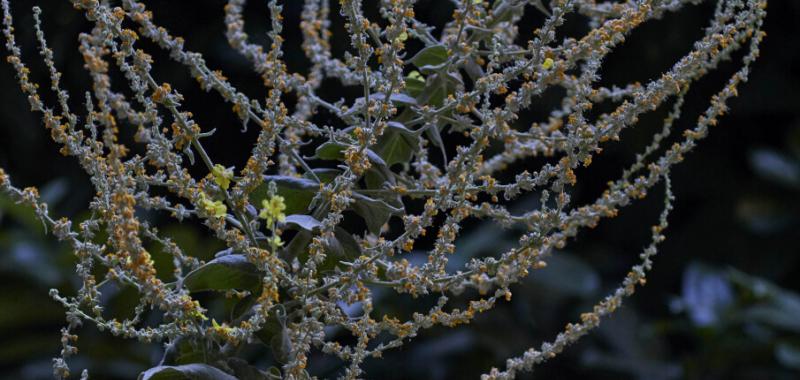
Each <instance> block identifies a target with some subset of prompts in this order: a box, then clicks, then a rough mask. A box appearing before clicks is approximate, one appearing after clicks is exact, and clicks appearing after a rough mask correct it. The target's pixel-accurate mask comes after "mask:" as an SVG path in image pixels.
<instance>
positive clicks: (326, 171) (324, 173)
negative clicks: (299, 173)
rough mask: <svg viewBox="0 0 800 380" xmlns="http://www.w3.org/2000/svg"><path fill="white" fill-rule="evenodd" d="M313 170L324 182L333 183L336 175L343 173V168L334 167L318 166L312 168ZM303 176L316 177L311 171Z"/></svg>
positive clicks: (310, 178) (311, 178)
mask: <svg viewBox="0 0 800 380" xmlns="http://www.w3.org/2000/svg"><path fill="white" fill-rule="evenodd" d="M311 171H312V172H314V175H316V176H317V178H319V180H320V181H322V183H331V182H333V180H334V179H335V178H336V176H338V175H339V174H341V173H342V171H341V170H339V169H333V168H317V169H311ZM303 178H306V179H309V180H313V179H314V177H312V176H311V174H310V173H304V174H303Z"/></svg>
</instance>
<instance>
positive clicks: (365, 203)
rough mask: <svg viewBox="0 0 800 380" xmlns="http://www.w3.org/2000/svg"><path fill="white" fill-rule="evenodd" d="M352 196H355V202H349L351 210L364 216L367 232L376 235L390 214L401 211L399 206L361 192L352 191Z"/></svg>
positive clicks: (400, 212)
mask: <svg viewBox="0 0 800 380" xmlns="http://www.w3.org/2000/svg"><path fill="white" fill-rule="evenodd" d="M353 198H355V202H354V203H352V204H351V207H352V209H353V211H355V212H356V214H358V215H360V216H361V217H362V218H364V221H365V222H366V223H367V229H368V230H369V232H371V233H373V234H376V235H377V234H379V233H380V231H381V227H383V225H384V224H385V223H386V222H387V221H389V218H390V217H391V216H392V215H395V214H402V213H403V209H401V208H396V207H393V206H391V205H390V204H388V203H386V202H384V201H382V200H378V199H374V198H370V197H368V196H366V195H363V194H359V193H353Z"/></svg>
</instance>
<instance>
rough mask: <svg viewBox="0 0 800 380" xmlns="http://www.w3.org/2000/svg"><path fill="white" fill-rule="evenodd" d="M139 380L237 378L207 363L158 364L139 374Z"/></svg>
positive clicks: (226, 379)
mask: <svg viewBox="0 0 800 380" xmlns="http://www.w3.org/2000/svg"><path fill="white" fill-rule="evenodd" d="M139 380H237V379H236V378H235V377H233V376H231V375H229V374H227V373H225V372H222V370H220V369H218V368H215V367H212V366H210V365H207V364H199V363H194V364H186V365H179V366H166V365H165V366H158V367H153V368H150V369H148V370H147V371H144V372H142V373H141V374H139Z"/></svg>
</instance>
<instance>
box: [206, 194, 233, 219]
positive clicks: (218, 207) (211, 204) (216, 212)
mask: <svg viewBox="0 0 800 380" xmlns="http://www.w3.org/2000/svg"><path fill="white" fill-rule="evenodd" d="M200 203H201V205H202V206H203V210H205V211H206V212H207V213H209V214H211V215H213V216H215V217H217V218H221V217H224V216H225V215H226V214H227V213H228V207H227V206H225V204H224V203H222V201H212V200H211V199H208V198H206V194H205V193H200Z"/></svg>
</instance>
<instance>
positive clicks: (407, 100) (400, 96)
mask: <svg viewBox="0 0 800 380" xmlns="http://www.w3.org/2000/svg"><path fill="white" fill-rule="evenodd" d="M370 98H371V99H374V100H385V99H386V95H385V94H384V93H382V92H376V93H374V94H371V95H370ZM359 99H363V98H359ZM389 100H390V101H391V102H392V103H397V104H403V105H409V106H413V105H416V104H417V100H416V99H414V98H412V97H411V96H408V95H407V94H404V93H395V94H392V95H391V96H389Z"/></svg>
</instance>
